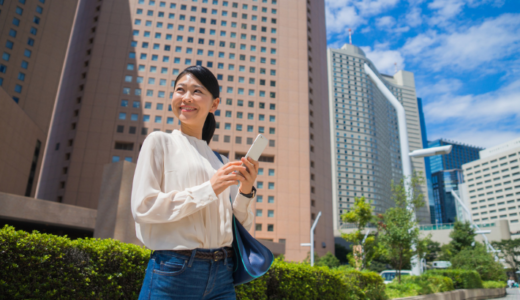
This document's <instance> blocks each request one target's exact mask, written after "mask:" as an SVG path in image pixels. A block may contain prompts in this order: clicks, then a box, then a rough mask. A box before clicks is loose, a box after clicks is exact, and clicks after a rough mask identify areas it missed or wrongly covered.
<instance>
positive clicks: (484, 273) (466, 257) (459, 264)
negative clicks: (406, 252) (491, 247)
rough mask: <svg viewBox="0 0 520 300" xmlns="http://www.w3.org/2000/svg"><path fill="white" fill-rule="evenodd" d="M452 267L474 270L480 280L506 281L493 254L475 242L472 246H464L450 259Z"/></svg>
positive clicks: (504, 273) (500, 264)
mask: <svg viewBox="0 0 520 300" xmlns="http://www.w3.org/2000/svg"><path fill="white" fill-rule="evenodd" d="M451 267H452V268H454V269H465V270H475V271H477V272H478V273H479V274H480V277H481V278H482V280H493V281H506V280H507V276H506V272H505V271H504V266H503V265H502V263H500V262H498V261H495V258H494V255H493V254H491V253H488V252H487V251H486V247H485V246H484V245H483V244H481V243H478V242H475V246H474V247H465V248H464V249H462V251H460V252H459V253H458V254H456V255H455V256H453V258H452V259H451Z"/></svg>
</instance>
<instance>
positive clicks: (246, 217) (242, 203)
mask: <svg viewBox="0 0 520 300" xmlns="http://www.w3.org/2000/svg"><path fill="white" fill-rule="evenodd" d="M222 157H223V159H224V164H227V163H228V162H229V159H228V158H227V157H225V156H222ZM236 190H237V195H236V196H235V201H233V214H234V215H235V218H236V219H237V220H238V221H239V222H240V223H241V224H242V226H244V228H245V229H246V230H248V231H249V230H250V229H251V225H252V224H253V219H254V216H253V210H252V208H251V206H252V205H251V204H252V203H253V201H256V196H255V197H253V198H247V197H244V196H243V195H242V194H240V191H239V190H238V188H237V189H236Z"/></svg>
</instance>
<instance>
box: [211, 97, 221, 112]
mask: <svg viewBox="0 0 520 300" xmlns="http://www.w3.org/2000/svg"><path fill="white" fill-rule="evenodd" d="M219 104H220V98H215V99H213V103H212V104H211V109H210V110H209V111H210V112H211V113H214V112H215V111H216V110H217V109H218V105H219Z"/></svg>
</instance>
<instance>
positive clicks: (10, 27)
mask: <svg viewBox="0 0 520 300" xmlns="http://www.w3.org/2000/svg"><path fill="white" fill-rule="evenodd" d="M77 3H78V1H77V0H71V1H65V0H53V1H50V0H37V1H36V0H35V1H0V40H1V42H0V53H1V55H2V58H1V59H0V128H1V129H2V130H0V192H4V193H9V194H15V195H21V196H27V197H34V195H35V191H36V186H37V181H38V174H39V172H40V169H41V164H42V160H43V152H44V149H45V147H46V145H47V136H48V134H49V130H50V124H51V122H52V118H53V109H54V104H55V103H56V97H57V95H58V88H59V84H60V79H61V76H62V74H63V73H62V68H63V65H64V61H65V57H66V55H67V49H68V44H69V41H70V34H71V29H72V26H73V23H74V17H75V15H76V7H77Z"/></svg>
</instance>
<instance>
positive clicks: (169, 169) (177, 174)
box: [132, 130, 255, 250]
mask: <svg viewBox="0 0 520 300" xmlns="http://www.w3.org/2000/svg"><path fill="white" fill-rule="evenodd" d="M222 159H223V160H224V163H227V162H229V159H227V158H226V157H225V156H222ZM222 165H223V164H222V163H221V162H220V160H219V159H218V158H217V156H216V155H215V153H213V151H212V150H211V148H210V147H209V146H208V144H207V143H206V141H204V140H199V139H197V138H196V137H192V136H189V135H186V134H184V133H182V132H181V131H180V130H174V131H173V132H172V133H165V132H161V131H154V132H152V133H150V134H149V135H148V136H147V137H146V139H145V140H144V142H143V145H142V147H141V151H140V152H139V158H138V160H137V166H136V169H135V174H134V180H133V186H132V215H133V217H134V220H135V222H136V223H135V229H136V233H137V238H138V239H139V240H140V241H141V242H142V243H143V244H144V245H145V246H146V247H148V248H149V249H152V250H183V249H195V248H206V249H207V248H220V247H225V246H231V245H232V242H233V232H232V229H231V224H232V217H233V213H234V214H235V217H236V219H237V221H239V222H240V223H242V225H243V226H244V227H245V228H246V229H247V230H249V229H250V228H251V225H252V222H253V212H252V210H251V203H252V202H253V201H255V199H254V198H247V197H244V196H243V195H241V194H240V193H238V186H237V185H233V186H231V187H230V188H227V189H226V190H225V191H224V192H222V193H221V194H220V195H218V196H217V195H216V194H215V192H214V191H213V188H212V186H211V183H210V179H211V177H212V176H213V174H215V172H216V171H217V170H218V169H219V168H220V167H222ZM230 196H232V197H233V198H234V199H235V200H234V201H233V204H231V201H230Z"/></svg>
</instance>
